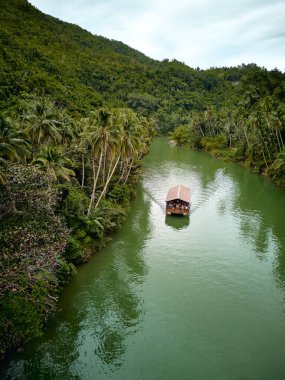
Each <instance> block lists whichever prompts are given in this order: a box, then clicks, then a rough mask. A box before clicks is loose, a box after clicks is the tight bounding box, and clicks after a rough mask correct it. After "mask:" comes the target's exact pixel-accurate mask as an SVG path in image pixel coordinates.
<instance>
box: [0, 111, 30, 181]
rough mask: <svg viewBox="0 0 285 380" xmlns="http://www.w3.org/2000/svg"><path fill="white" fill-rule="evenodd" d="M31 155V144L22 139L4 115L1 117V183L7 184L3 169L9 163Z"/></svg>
mask: <svg viewBox="0 0 285 380" xmlns="http://www.w3.org/2000/svg"><path fill="white" fill-rule="evenodd" d="M28 155H29V144H28V143H27V141H25V140H24V139H22V138H21V137H20V134H19V133H18V132H17V131H16V130H15V127H14V125H13V124H12V123H11V121H10V120H9V119H7V118H4V116H3V115H0V167H2V170H0V183H1V184H4V183H5V182H6V176H5V174H4V172H3V169H4V168H5V167H6V165H7V162H8V161H14V162H15V161H20V160H21V159H22V158H25V157H27V156H28Z"/></svg>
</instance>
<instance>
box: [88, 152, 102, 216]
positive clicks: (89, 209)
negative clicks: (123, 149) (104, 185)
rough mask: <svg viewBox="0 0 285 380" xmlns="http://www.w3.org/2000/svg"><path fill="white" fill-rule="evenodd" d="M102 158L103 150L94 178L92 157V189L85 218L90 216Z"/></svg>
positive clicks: (93, 160)
mask: <svg viewBox="0 0 285 380" xmlns="http://www.w3.org/2000/svg"><path fill="white" fill-rule="evenodd" d="M102 156H103V149H101V153H100V159H99V164H98V170H97V174H96V176H95V158H94V157H93V159H92V167H93V189H92V194H91V197H90V202H89V207H88V211H87V217H89V216H90V214H91V210H92V206H93V203H94V199H95V192H96V186H97V181H98V177H99V173H100V170H101V164H102Z"/></svg>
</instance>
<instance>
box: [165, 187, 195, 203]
mask: <svg viewBox="0 0 285 380" xmlns="http://www.w3.org/2000/svg"><path fill="white" fill-rule="evenodd" d="M175 199H180V200H181V201H183V202H187V203H190V189H189V188H188V187H186V186H182V185H178V186H174V187H171V188H170V189H169V190H168V193H167V197H166V202H170V201H173V200H175Z"/></svg>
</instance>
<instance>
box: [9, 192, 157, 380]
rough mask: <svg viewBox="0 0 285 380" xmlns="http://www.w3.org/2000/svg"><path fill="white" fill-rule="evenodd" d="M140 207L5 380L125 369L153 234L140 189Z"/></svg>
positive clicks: (68, 293)
mask: <svg viewBox="0 0 285 380" xmlns="http://www.w3.org/2000/svg"><path fill="white" fill-rule="evenodd" d="M136 202H139V203H140V204H143V205H144V207H143V208H142V209H140V208H137V207H135V205H134V207H132V209H131V213H132V223H129V222H128V221H127V222H126V224H125V225H124V227H123V228H122V230H121V231H119V233H118V235H117V236H116V239H115V240H114V241H113V242H111V243H110V244H109V245H108V247H105V249H103V250H102V251H101V252H100V253H99V254H97V255H95V256H94V257H93V259H92V260H91V261H90V262H89V263H88V264H85V265H82V266H81V267H80V268H79V271H78V274H77V276H76V277H75V278H74V279H73V281H72V282H71V283H70V284H69V285H68V287H67V288H66V289H65V290H64V292H63V295H62V297H61V302H60V304H59V311H58V313H57V314H56V316H55V318H54V319H53V321H51V322H50V323H49V325H48V327H47V331H46V334H45V336H44V337H43V338H41V339H38V340H35V341H34V342H33V343H32V344H30V345H29V346H28V347H27V349H26V350H25V352H23V353H22V354H19V355H18V356H17V358H15V359H13V360H12V361H11V364H10V367H9V368H8V370H7V372H6V375H5V378H7V379H16V378H18V377H20V378H27V379H38V378H44V379H73V378H82V376H83V377H85V378H90V379H91V378H93V377H92V375H91V374H92V373H95V372H96V373H98V372H100V371H102V372H104V371H105V370H106V368H107V369H108V371H110V370H111V372H112V371H113V370H115V369H116V368H119V367H120V366H121V365H122V363H123V354H124V353H125V351H126V344H125V339H126V338H127V336H130V335H133V334H135V333H136V332H137V331H138V330H139V329H140V323H141V320H142V318H143V315H144V306H143V301H142V299H141V298H140V297H139V295H138V293H137V291H136V290H137V286H140V284H142V282H143V281H144V278H145V276H146V275H147V272H148V268H147V265H146V263H145V261H144V259H143V256H142V252H143V249H144V244H145V242H146V241H147V240H148V236H149V233H150V229H149V221H148V218H149V213H148V212H147V210H148V208H149V202H148V200H147V199H146V200H144V199H143V193H142V191H141V190H140V189H138V194H137V199H136ZM142 210H143V212H142ZM126 235H127V236H128V239H126V238H125V237H126ZM34 347H36V348H34ZM112 368H113V369H112ZM78 373H79V374H80V373H81V375H78ZM88 374H90V377H88V376H89V375H88Z"/></svg>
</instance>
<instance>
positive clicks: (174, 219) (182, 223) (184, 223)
mask: <svg viewBox="0 0 285 380" xmlns="http://www.w3.org/2000/svg"><path fill="white" fill-rule="evenodd" d="M189 223H190V218H189V216H185V215H166V216H165V224H166V225H167V226H169V227H172V228H174V229H176V230H182V229H184V228H187V227H188V226H189Z"/></svg>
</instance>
